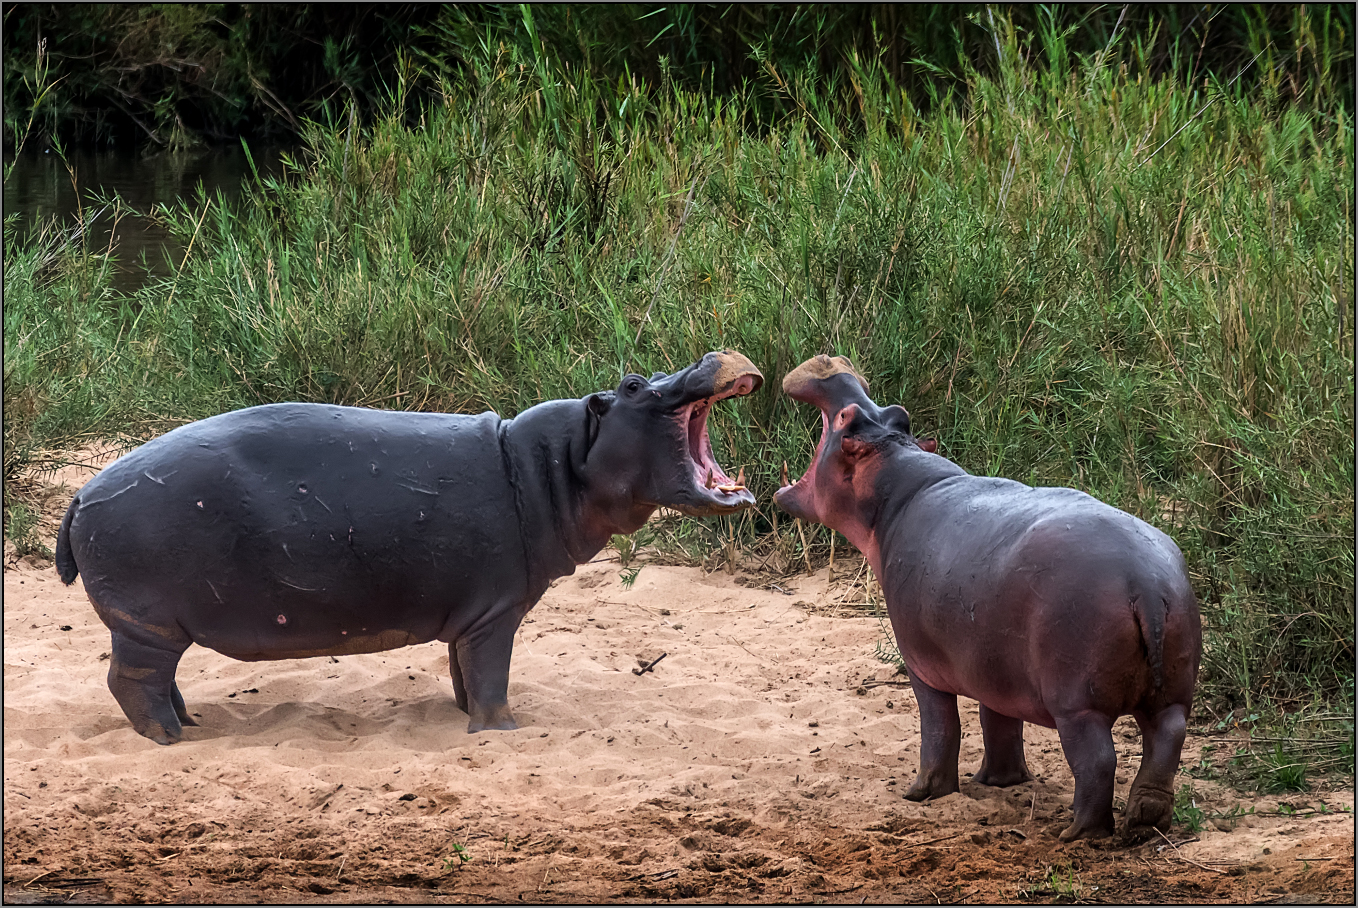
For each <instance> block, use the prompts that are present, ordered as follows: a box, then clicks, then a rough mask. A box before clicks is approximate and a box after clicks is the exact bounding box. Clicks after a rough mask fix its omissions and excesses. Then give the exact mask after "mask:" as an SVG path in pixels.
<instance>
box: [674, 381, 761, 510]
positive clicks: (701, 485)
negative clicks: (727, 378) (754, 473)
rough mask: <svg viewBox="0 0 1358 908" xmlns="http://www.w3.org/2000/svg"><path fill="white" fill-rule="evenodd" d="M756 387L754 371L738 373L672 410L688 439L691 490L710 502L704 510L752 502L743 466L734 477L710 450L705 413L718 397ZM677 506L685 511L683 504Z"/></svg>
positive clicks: (739, 393)
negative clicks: (724, 384)
mask: <svg viewBox="0 0 1358 908" xmlns="http://www.w3.org/2000/svg"><path fill="white" fill-rule="evenodd" d="M758 387H759V381H758V380H757V377H756V376H755V375H750V374H745V375H741V376H739V377H738V378H736V379H735V380H734V381H733V382H731V384H730V385H728V386H727V387H726V388H725V389H723V390H721V391H719V392H717V393H716V394H713V395H712V396H711V397H704V398H701V399H699V400H695V401H693V402H692V403H690V404H687V405H685V406H683V407H681V408H680V409H679V411H678V412H677V413H676V414H675V418H676V419H677V420H678V422H679V424H680V426H681V427H682V428H683V430H684V435H685V438H686V439H687V441H688V446H687V450H688V457H689V468H690V471H691V475H692V479H693V485H694V487H695V488H694V489H692V490H690V491H691V492H692V494H694V495H696V496H697V497H699V498H701V499H706V502H705V503H710V507H708V508H704V509H703V512H704V513H724V512H725V511H734V510H738V509H740V508H743V507H746V506H748V505H751V504H754V500H755V499H754V495H753V494H752V493H751V492H750V491H749V489H747V488H745V468H744V467H741V468H740V472H739V473H738V474H737V475H736V478H735V479H732V478H731V477H730V476H729V475H727V473H726V471H725V470H723V469H722V468H721V464H719V463H717V459H716V457H715V456H714V455H713V454H712V441H711V439H709V438H708V435H707V417H708V415H709V414H710V413H711V412H712V405H713V404H714V403H716V402H717V401H719V400H726V399H727V398H729V397H743V396H745V395H746V394H750V393H751V392H753V391H754V390H755V389H756V388H758ZM680 510H684V511H686V512H687V509H685V508H680Z"/></svg>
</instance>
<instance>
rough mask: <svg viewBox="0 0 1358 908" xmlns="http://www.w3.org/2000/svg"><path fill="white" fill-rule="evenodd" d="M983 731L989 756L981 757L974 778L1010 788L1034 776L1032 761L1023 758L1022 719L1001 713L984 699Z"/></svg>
mask: <svg viewBox="0 0 1358 908" xmlns="http://www.w3.org/2000/svg"><path fill="white" fill-rule="evenodd" d="M981 735H982V738H983V739H984V741H985V756H984V757H982V758H981V768H980V769H978V770H977V771H976V775H974V776H972V777H971V780H972V781H973V782H979V783H981V784H982V785H994V786H995V787H997V788H1007V787H1008V786H1010V785H1018V784H1019V783H1021V782H1031V781H1032V780H1033V774H1032V773H1031V772H1029V771H1028V762H1027V761H1026V760H1024V759H1023V720H1022V719H1015V718H1012V717H1010V716H1005V715H1001V714H1000V713H997V712H995V711H994V710H993V709H990V708H989V707H988V706H986V705H985V704H984V703H982V704H981Z"/></svg>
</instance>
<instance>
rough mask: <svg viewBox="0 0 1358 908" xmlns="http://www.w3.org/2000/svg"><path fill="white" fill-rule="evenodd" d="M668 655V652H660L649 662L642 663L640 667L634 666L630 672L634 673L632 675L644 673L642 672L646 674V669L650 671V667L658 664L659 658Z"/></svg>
mask: <svg viewBox="0 0 1358 908" xmlns="http://www.w3.org/2000/svg"><path fill="white" fill-rule="evenodd" d="M668 655H669V653H661V654H660V655H658V656H656V657H655V658H654V659H652V660H651V661H650V662H647V663H646V664H645V665H643V666H642V667H641V668H634V669H632V674H634V675H644V674H646V673H647V672H648V671H650V670H651V669H653V668H655V667H656V665H658V664H659V663H660V660H661V659H664V658H665V657H666V656H668Z"/></svg>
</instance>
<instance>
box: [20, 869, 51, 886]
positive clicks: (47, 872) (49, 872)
mask: <svg viewBox="0 0 1358 908" xmlns="http://www.w3.org/2000/svg"><path fill="white" fill-rule="evenodd" d="M54 873H56V871H55V870H46V871H43V872H42V873H40V874H38V875H37V876H35V877H34V878H33V879H31V880H29V881H28V882H27V883H24V888H25V889H27V888H28V887H29V886H32V885H33V884H34V883H36V882H37V881H38V880H40V879H42V878H43V877H45V876H50V875H51V874H54Z"/></svg>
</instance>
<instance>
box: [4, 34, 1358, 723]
mask: <svg viewBox="0 0 1358 908" xmlns="http://www.w3.org/2000/svg"><path fill="white" fill-rule="evenodd" d="M1048 24H1049V25H1051V27H1049V28H1045V29H1041V28H1040V29H1037V30H1035V31H1033V30H1024V29H1020V28H1016V27H1015V26H1014V25H1013V24H1012V22H1011V21H1010V20H1009V19H1007V18H1005V17H1003V16H996V18H995V20H994V28H993V32H992V33H991V37H992V38H993V40H994V44H995V49H996V58H995V60H996V62H995V66H994V71H993V73H989V74H987V73H981V72H978V71H976V70H975V69H973V68H971V67H970V66H969V64H966V63H965V61H963V62H962V64H961V65H962V67H963V71H962V73H961V77H962V78H963V79H964V82H965V91H963V92H960V93H956V94H948V95H946V96H942V95H941V96H939V97H938V98H937V99H936V102H937V103H934V104H931V105H930V108H929V110H928V111H927V112H924V111H922V110H920V109H919V108H917V107H916V106H915V105H914V104H913V103H912V102H911V100H910V98H909V96H908V95H907V93H906V92H904V91H903V90H901V89H900V88H899V86H898V85H897V84H896V83H895V82H894V81H892V79H891V78H889V76H888V74H887V72H886V70H885V69H884V68H883V66H882V65H881V63H880V62H879V61H878V60H876V59H873V58H868V57H859V56H855V55H852V54H851V55H850V56H849V58H848V64H849V65H848V66H847V67H846V69H845V70H844V71H845V72H847V75H844V76H838V77H833V78H830V77H822V74H820V73H818V72H815V71H811V70H801V71H796V70H788V69H786V68H783V67H782V66H781V65H780V64H779V63H778V62H777V60H776V59H773V58H765V59H764V61H763V68H762V72H763V78H762V80H761V81H760V82H758V83H749V84H747V85H746V87H745V88H743V89H741V90H737V91H734V92H732V93H728V94H711V93H696V92H693V91H690V90H687V89H685V88H684V87H682V86H680V85H678V84H676V83H674V82H670V81H667V80H665V79H663V78H662V80H661V81H660V83H659V84H652V83H648V82H644V81H643V80H641V79H640V78H638V77H635V76H634V77H626V76H623V77H619V78H616V79H609V80H603V79H594V78H590V77H587V76H585V75H582V74H580V72H579V71H577V70H576V69H573V68H572V67H571V66H569V65H567V64H559V63H556V62H553V60H552V58H551V57H550V56H549V55H548V54H546V53H545V52H544V53H538V54H530V53H518V52H516V51H514V50H513V48H512V47H511V48H509V49H508V50H506V49H503V48H500V49H497V48H495V47H493V46H490V47H488V50H487V53H486V54H485V55H484V56H483V57H481V58H479V59H473V60H472V62H471V63H470V64H469V65H468V68H467V71H466V73H465V74H464V75H463V76H460V77H458V78H456V79H453V78H449V77H447V76H446V75H445V76H444V77H441V78H442V81H441V82H436V83H435V84H436V91H437V96H438V101H437V103H434V104H432V105H429V106H427V107H425V108H424V109H423V112H422V114H421V116H420V117H419V119H418V122H414V123H412V122H410V121H409V119H408V118H407V117H405V116H403V112H404V111H405V110H407V108H408V105H407V103H406V100H407V94H408V93H409V92H411V91H413V90H414V88H415V84H416V82H417V81H418V80H420V79H423V78H432V77H430V76H425V75H422V74H421V73H420V72H419V70H418V69H417V68H415V67H414V66H413V65H411V66H407V67H406V68H404V69H402V70H401V72H400V74H399V75H398V76H394V77H393V79H392V82H391V84H390V92H391V95H392V96H391V98H390V106H391V110H392V114H391V115H390V116H389V117H387V118H385V119H382V120H380V121H378V122H377V123H375V124H373V125H371V126H370V127H362V126H360V124H359V123H358V121H357V119H356V118H355V117H352V116H350V111H349V109H347V108H335V109H333V110H332V111H331V114H330V115H329V118H328V119H326V120H324V121H323V122H319V123H312V124H309V125H308V126H307V129H306V147H305V150H304V151H303V152H302V153H299V154H298V155H297V157H296V159H295V160H293V161H292V162H291V163H290V165H289V167H288V172H287V173H286V174H285V175H283V176H281V177H278V178H269V179H265V180H263V181H262V182H260V183H259V184H258V185H257V186H256V187H255V188H254V189H252V190H251V191H250V192H249V193H248V195H247V198H246V201H245V203H244V204H243V205H238V206H235V207H230V206H226V205H224V204H222V203H221V202H220V201H219V200H216V199H213V198H207V197H201V196H200V197H198V198H196V199H188V200H185V201H183V202H182V203H181V204H179V205H177V206H173V207H170V208H165V209H162V210H160V211H159V212H158V214H157V216H158V217H160V218H162V219H163V220H164V222H165V223H166V224H167V225H168V226H169V227H170V228H171V230H172V231H173V232H174V234H175V235H176V236H177V237H178V238H179V239H180V241H181V242H182V243H183V244H184V246H185V248H186V249H187V250H188V252H187V255H186V256H185V258H184V260H183V262H182V264H181V267H180V268H179V270H178V272H177V274H176V275H174V276H173V277H172V278H170V279H167V280H165V281H164V282H158V283H155V284H153V285H150V286H147V287H146V288H144V289H143V290H141V291H139V292H138V293H136V294H135V295H133V296H131V297H119V296H116V295H114V294H113V293H112V292H111V291H110V290H109V289H108V283H107V271H106V270H104V269H106V267H107V266H106V258H105V257H104V253H103V252H101V251H87V250H85V249H83V248H82V247H81V245H80V242H79V240H78V239H77V240H74V241H69V242H64V241H58V240H56V239H50V238H49V239H48V240H47V241H44V242H38V243H35V244H25V243H22V242H20V241H19V240H18V239H16V238H14V237H12V233H13V231H11V230H10V229H8V225H7V230H6V249H5V252H6V255H5V290H6V300H5V327H6V332H5V450H6V461H5V469H6V477H7V478H12V477H13V476H14V475H15V473H16V471H18V470H19V469H21V468H22V466H23V464H24V463H25V462H27V460H31V459H32V458H33V457H34V456H36V454H35V452H39V451H41V450H43V449H50V448H52V447H55V446H59V445H60V444H63V443H66V442H67V441H68V440H69V439H71V438H74V437H78V436H79V434H80V433H82V432H83V433H88V432H107V431H110V430H111V429H112V428H114V427H122V428H128V427H130V426H133V425H135V424H136V423H137V422H138V421H145V420H151V419H156V418H160V419H163V418H167V417H170V418H176V419H189V418H195V417H200V416H204V415H207V414H208V413H212V412H218V411H221V410H224V409H228V408H231V407H236V406H244V405H248V404H254V403H262V402H266V401H277V400H285V399H305V400H324V401H334V402H342V403H350V404H362V405H367V406H379V407H393V408H407V409H446V410H460V411H475V410H479V409H482V408H492V409H495V410H497V411H499V412H500V413H501V414H502V415H506V416H508V415H512V414H514V413H516V412H518V411H520V410H522V409H523V408H525V407H528V406H530V405H532V404H534V403H536V402H538V401H540V400H543V399H546V398H552V397H561V396H579V395H583V394H585V393H588V392H590V391H593V390H596V389H598V388H601V387H611V386H613V385H614V384H616V382H617V380H618V378H619V377H620V375H621V374H622V373H623V372H625V371H638V372H641V373H643V374H649V373H650V371H652V370H664V371H670V370H672V369H675V368H678V367H681V366H683V365H685V364H687V363H688V362H690V361H692V360H693V359H694V358H695V357H696V356H698V355H700V354H701V353H703V352H704V351H706V350H709V349H714V348H718V347H723V346H731V347H735V348H738V349H740V350H742V351H743V352H744V353H746V354H747V355H748V356H750V357H751V358H752V359H753V360H754V361H755V362H756V363H757V364H758V365H759V366H760V368H761V369H763V370H764V372H765V375H766V377H767V379H768V384H767V386H766V388H765V389H764V390H763V391H762V392H760V393H759V394H756V395H754V396H752V397H751V398H747V399H743V400H740V401H736V402H732V403H730V404H727V405H723V407H722V408H720V412H719V413H718V414H716V415H715V416H714V417H713V419H714V423H715V432H714V436H715V437H714V446H715V447H716V449H717V454H718V457H719V458H720V459H722V460H723V462H724V463H726V464H728V465H732V466H739V465H740V464H742V463H743V464H745V465H746V469H747V476H749V477H750V483H751V487H752V488H753V489H754V490H755V492H756V493H757V494H758V495H759V497H760V500H761V505H760V510H759V511H758V512H757V513H756V514H754V515H752V516H748V517H745V518H742V519H739V520H737V521H734V522H728V523H722V524H721V525H720V526H718V527H716V528H713V529H709V530H707V531H704V532H711V534H712V545H713V546H717V545H721V544H727V543H729V540H730V538H731V534H736V535H737V536H738V537H739V538H740V539H743V541H744V543H745V544H746V545H747V546H753V545H755V544H756V543H757V542H758V541H759V540H761V539H763V540H765V542H767V541H768V534H770V533H771V532H772V530H773V526H774V519H775V515H774V514H773V511H772V505H771V503H770V496H771V493H772V492H773V491H774V489H775V488H776V486H777V482H778V472H779V468H780V466H781V464H782V462H783V461H784V460H786V461H788V462H789V463H790V464H792V465H793V467H794V469H796V468H800V467H801V466H803V465H805V463H806V462H807V459H808V457H809V455H810V453H811V451H812V449H813V447H814V445H815V441H816V435H817V434H818V431H819V421H818V420H817V419H816V418H815V415H814V414H813V413H811V412H809V408H806V407H799V406H794V405H793V404H792V402H791V401H789V400H787V399H786V398H785V397H783V396H782V395H781V393H780V392H779V391H778V390H777V389H778V383H779V380H780V379H781V376H782V375H783V373H784V372H786V371H787V370H788V369H790V368H791V367H792V366H794V365H796V364H797V363H799V362H801V361H802V360H803V359H805V358H806V357H808V356H811V355H814V354H816V353H841V354H845V355H847V356H849V357H850V358H852V359H853V361H854V362H855V363H856V364H858V365H859V366H860V367H861V368H862V370H863V372H864V373H865V374H866V375H867V376H868V378H869V380H870V382H871V384H872V393H873V395H874V397H875V398H876V399H877V400H879V401H880V402H882V403H886V402H893V403H901V404H903V405H904V406H906V407H907V408H908V409H909V410H910V412H911V414H912V416H913V419H914V422H915V425H916V427H917V431H919V432H920V433H921V434H925V435H933V436H936V437H937V438H938V439H939V442H940V449H941V451H942V452H943V453H946V454H947V455H948V456H949V457H951V458H953V459H954V460H956V461H957V462H958V463H960V464H961V465H962V466H964V467H965V468H967V469H968V470H970V471H972V472H975V473H989V474H997V475H1004V476H1009V477H1012V478H1015V479H1020V480H1023V481H1027V482H1032V483H1037V484H1060V485H1073V486H1076V487H1079V488H1082V489H1085V490H1087V491H1089V492H1091V493H1092V494H1094V495H1096V496H1098V497H1100V498H1103V499H1104V500H1106V501H1109V502H1110V503H1112V504H1114V505H1117V506H1119V507H1122V508H1125V509H1126V510H1128V511H1131V512H1132V513H1134V514H1137V515H1138V516H1140V517H1142V518H1144V519H1146V520H1148V521H1150V522H1151V523H1153V524H1155V525H1157V526H1160V527H1161V528H1163V529H1164V530H1166V532H1168V533H1169V534H1170V535H1171V536H1173V537H1174V538H1175V540H1176V541H1177V542H1178V543H1179V545H1180V546H1181V547H1182V548H1183V550H1184V552H1185V554H1186V556H1187V558H1188V560H1189V564H1190V568H1191V571H1192V574H1193V578H1194V583H1195V587H1196V589H1197V591H1198V594H1199V596H1200V598H1201V600H1202V603H1203V610H1204V615H1205V620H1206V624H1207V640H1206V652H1205V656H1204V690H1205V691H1206V692H1207V694H1208V696H1207V702H1208V703H1209V705H1210V708H1213V709H1215V710H1218V711H1221V710H1229V709H1232V708H1236V707H1239V708H1242V709H1243V708H1254V707H1256V706H1258V705H1260V704H1266V705H1272V706H1284V707H1286V706H1289V705H1300V704H1302V703H1311V702H1313V701H1315V700H1317V699H1322V700H1330V701H1343V702H1347V703H1349V704H1351V703H1352V696H1353V656H1354V650H1353V641H1354V615H1353V576H1354V563H1353V558H1354V535H1353V533H1354V527H1353V506H1354V501H1353V490H1354V475H1353V453H1354V449H1353V404H1354V399H1353V380H1352V376H1353V315H1354V312H1353V302H1352V298H1351V297H1350V296H1349V295H1348V294H1349V291H1348V288H1350V287H1351V286H1352V284H1353V211H1352V207H1351V205H1352V199H1353V190H1354V186H1353V182H1352V174H1353V121H1352V113H1351V111H1350V110H1348V109H1347V107H1345V106H1344V105H1343V104H1342V103H1339V102H1337V101H1335V100H1334V98H1335V96H1336V93H1335V92H1333V91H1330V92H1329V93H1328V94H1326V95H1324V96H1323V97H1325V98H1328V99H1329V101H1328V102H1327V103H1324V104H1317V105H1312V106H1302V105H1300V104H1298V103H1294V101H1295V99H1291V100H1286V101H1285V100H1284V99H1282V98H1281V96H1280V95H1279V94H1278V93H1276V92H1272V93H1271V91H1270V89H1268V87H1267V86H1268V85H1270V84H1272V83H1271V82H1270V79H1271V78H1272V77H1271V76H1270V70H1269V67H1274V68H1275V69H1277V68H1278V67H1280V65H1281V64H1280V63H1279V62H1278V60H1276V59H1273V58H1270V56H1269V54H1268V53H1262V54H1259V55H1258V57H1257V59H1256V60H1255V61H1254V62H1252V63H1250V64H1248V65H1250V66H1252V67H1254V68H1255V69H1256V70H1259V71H1258V72H1255V73H1254V75H1253V78H1254V83H1253V84H1255V85H1262V86H1263V88H1259V89H1256V90H1252V91H1250V92H1248V93H1247V92H1246V91H1245V90H1244V88H1242V83H1241V82H1239V81H1232V80H1231V79H1217V78H1215V77H1208V78H1205V79H1204V77H1203V76H1202V75H1201V73H1196V72H1194V71H1193V70H1192V69H1191V66H1189V64H1191V60H1190V61H1186V63H1185V66H1184V68H1182V69H1174V70H1171V71H1170V72H1168V73H1167V74H1162V75H1155V76H1153V75H1152V74H1151V73H1152V71H1153V67H1151V66H1150V65H1149V64H1147V63H1146V61H1144V60H1139V57H1138V55H1139V54H1140V55H1144V54H1145V52H1146V47H1145V46H1144V45H1142V44H1141V43H1140V42H1138V41H1119V40H1113V41H1110V42H1109V44H1108V45H1107V46H1106V47H1105V48H1103V49H1102V50H1101V52H1099V53H1097V54H1094V55H1072V54H1067V53H1065V52H1064V51H1063V49H1062V47H1063V46H1062V40H1063V33H1062V32H1061V30H1060V29H1059V28H1057V27H1055V26H1054V25H1052V24H1051V23H1050V22H1049V23H1048ZM1035 49H1038V50H1040V51H1041V53H1040V55H1039V54H1038V53H1036V52H1035ZM1265 50H1267V48H1265ZM1039 60H1040V62H1037V61H1039ZM1278 71H1279V72H1282V73H1283V76H1282V77H1280V78H1285V75H1286V70H1282V69H1279V70H1278ZM1275 81H1276V80H1275ZM760 93H773V94H777V95H778V96H779V97H781V98H782V99H783V100H784V101H785V102H786V103H785V108H786V109H787V110H788V111H790V113H788V114H786V115H782V116H778V117H774V118H770V117H768V116H765V115H763V114H761V113H759V111H760V110H764V109H765V107H763V106H761V105H758V104H755V103H753V100H752V99H753V98H754V97H755V96H756V95H757V94H760ZM1340 94H1342V93H1340ZM50 236H51V235H50V234H49V237H50ZM11 452H16V453H15V458H16V459H15V460H14V461H12V460H11ZM709 526H710V525H709ZM781 534H782V537H783V538H784V540H785V544H786V546H788V547H800V538H799V537H797V536H796V534H795V532H792V533H789V528H788V524H787V522H786V521H784V522H783V524H782V529H781ZM809 535H810V544H811V547H812V549H813V550H814V551H813V553H812V555H813V557H816V558H823V557H824V555H825V554H826V552H827V549H828V542H829V535H828V534H827V533H826V532H825V531H824V530H822V529H817V530H815V531H814V532H811V533H810V534H809ZM841 551H842V549H841ZM796 559H797V560H798V561H800V560H801V556H800V554H798V555H797V556H796ZM1350 708H1351V707H1350Z"/></svg>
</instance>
